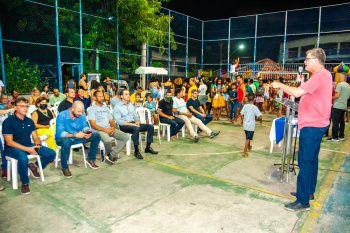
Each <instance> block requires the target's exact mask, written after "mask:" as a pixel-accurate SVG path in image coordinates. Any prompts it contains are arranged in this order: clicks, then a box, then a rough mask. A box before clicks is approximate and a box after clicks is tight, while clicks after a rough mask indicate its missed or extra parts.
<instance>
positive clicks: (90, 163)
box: [86, 159, 98, 169]
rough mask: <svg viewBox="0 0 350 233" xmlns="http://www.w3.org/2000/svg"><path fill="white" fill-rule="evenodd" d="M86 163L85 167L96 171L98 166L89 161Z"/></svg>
mask: <svg viewBox="0 0 350 233" xmlns="http://www.w3.org/2000/svg"><path fill="white" fill-rule="evenodd" d="M86 163H87V165H89V167H90V168H91V169H98V166H97V165H96V164H95V162H94V161H91V160H88V159H86Z"/></svg>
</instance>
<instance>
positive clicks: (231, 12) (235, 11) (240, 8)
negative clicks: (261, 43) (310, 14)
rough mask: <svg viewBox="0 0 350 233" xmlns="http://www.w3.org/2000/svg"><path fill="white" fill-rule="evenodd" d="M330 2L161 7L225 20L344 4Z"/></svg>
mask: <svg viewBox="0 0 350 233" xmlns="http://www.w3.org/2000/svg"><path fill="white" fill-rule="evenodd" d="M345 2H348V1H332V0H331V1H330V0H328V1H327V0H318V1H307V0H293V1H291V0H278V1H276V0H272V1H268V0H267V1H266V0H260V1H251V0H246V1H234V0H171V1H170V2H167V3H163V7H165V8H168V9H171V10H174V11H177V12H180V13H183V14H185V15H189V16H192V17H195V18H198V19H201V20H213V19H227V18H230V17H236V16H244V15H254V14H261V13H268V12H276V11H285V10H293V9H301V8H308V7H318V6H326V5H334V4H339V3H345Z"/></svg>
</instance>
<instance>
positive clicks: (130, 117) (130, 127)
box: [113, 89, 158, 159]
mask: <svg viewBox="0 0 350 233" xmlns="http://www.w3.org/2000/svg"><path fill="white" fill-rule="evenodd" d="M120 96H121V99H122V101H121V102H120V103H119V104H117V105H116V106H115V107H114V109H113V116H114V119H115V121H116V122H117V124H118V125H119V128H120V130H121V131H123V132H125V133H130V134H132V140H133V142H134V147H135V152H134V155H135V157H136V158H138V159H143V157H142V155H141V153H140V151H139V133H140V132H145V131H147V138H146V142H147V146H146V149H145V153H151V154H158V152H155V151H154V150H153V149H152V148H151V143H152V142H153V132H154V127H153V125H150V124H140V121H139V118H138V117H137V115H136V112H135V109H134V106H133V105H132V103H129V101H130V94H129V91H128V90H125V89H123V90H122V91H121V95H120Z"/></svg>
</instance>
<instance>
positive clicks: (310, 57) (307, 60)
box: [305, 57, 316, 61]
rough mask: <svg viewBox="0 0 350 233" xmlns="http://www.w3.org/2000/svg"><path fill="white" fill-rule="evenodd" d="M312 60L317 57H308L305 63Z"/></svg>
mask: <svg viewBox="0 0 350 233" xmlns="http://www.w3.org/2000/svg"><path fill="white" fill-rule="evenodd" d="M310 59H316V57H307V58H305V61H308V60H310Z"/></svg>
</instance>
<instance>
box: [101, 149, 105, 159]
mask: <svg viewBox="0 0 350 233" xmlns="http://www.w3.org/2000/svg"><path fill="white" fill-rule="evenodd" d="M104 161H105V151H104V150H101V162H104Z"/></svg>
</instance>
